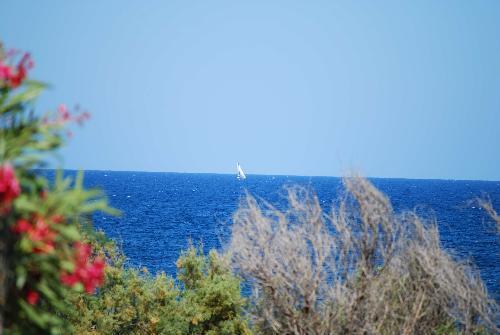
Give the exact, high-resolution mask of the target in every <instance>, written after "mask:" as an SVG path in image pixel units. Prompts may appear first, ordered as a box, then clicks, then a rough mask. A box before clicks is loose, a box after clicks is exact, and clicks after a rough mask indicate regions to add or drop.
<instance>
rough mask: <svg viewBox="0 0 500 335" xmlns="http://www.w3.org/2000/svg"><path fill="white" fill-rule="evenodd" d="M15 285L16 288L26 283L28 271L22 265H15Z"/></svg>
mask: <svg viewBox="0 0 500 335" xmlns="http://www.w3.org/2000/svg"><path fill="white" fill-rule="evenodd" d="M16 276H17V278H16V287H17V288H18V289H21V288H23V286H24V284H25V283H26V278H27V277H28V271H27V270H26V268H25V267H24V266H22V265H18V266H16Z"/></svg>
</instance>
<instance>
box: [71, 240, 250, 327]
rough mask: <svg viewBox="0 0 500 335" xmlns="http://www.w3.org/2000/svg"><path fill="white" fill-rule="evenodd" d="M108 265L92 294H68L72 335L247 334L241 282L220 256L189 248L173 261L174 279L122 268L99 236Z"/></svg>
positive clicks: (121, 258)
mask: <svg viewBox="0 0 500 335" xmlns="http://www.w3.org/2000/svg"><path fill="white" fill-rule="evenodd" d="M92 243H93V244H94V245H95V246H96V247H99V246H100V250H101V251H100V252H101V254H102V255H103V256H105V257H106V259H107V263H108V266H107V267H106V272H105V283H104V285H103V286H102V287H101V288H100V289H99V291H98V292H97V293H96V294H95V295H92V296H89V295H85V294H80V293H73V294H72V295H71V296H70V297H69V298H68V299H69V301H70V303H71V304H73V306H74V307H75V308H74V311H72V312H71V313H68V315H67V317H68V318H69V319H70V320H71V323H72V324H73V326H74V329H75V332H76V333H77V334H179V335H181V334H182V335H184V334H250V331H249V327H248V324H247V322H246V320H245V318H244V317H243V307H244V305H245V299H244V298H243V297H242V296H241V294H240V281H239V279H238V278H237V277H235V276H234V275H232V273H231V272H230V270H229V268H228V267H227V265H226V264H225V263H224V261H223V259H221V258H220V256H219V255H218V254H217V253H216V252H215V251H212V252H210V254H209V255H208V256H205V255H203V253H202V252H201V251H200V250H199V249H196V248H194V247H190V248H189V249H188V250H187V251H185V252H183V253H182V255H181V256H180V258H179V260H178V261H177V267H178V277H177V279H178V281H177V282H176V281H175V280H174V279H173V278H170V277H168V276H166V275H165V274H164V273H160V274H157V275H152V274H150V273H148V271H147V270H145V269H143V270H141V271H139V270H137V269H134V268H131V267H127V266H125V257H124V255H123V254H122V253H121V252H119V251H118V249H117V248H116V245H115V244H114V243H113V242H110V241H104V240H103V238H102V235H101V238H99V239H94V240H93V242H92Z"/></svg>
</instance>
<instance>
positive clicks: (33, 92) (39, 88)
mask: <svg viewBox="0 0 500 335" xmlns="http://www.w3.org/2000/svg"><path fill="white" fill-rule="evenodd" d="M45 88H46V85H45V84H43V83H41V82H36V81H27V82H26V89H25V90H24V91H22V92H21V93H19V94H17V95H15V96H14V97H12V98H11V99H10V100H9V101H7V103H6V104H5V105H4V106H3V107H1V108H0V114H3V113H6V112H8V111H10V110H12V109H15V108H16V107H17V106H18V105H20V104H22V103H25V102H29V101H31V100H34V99H35V98H37V97H38V96H39V95H40V93H42V92H43V90H44V89H45Z"/></svg>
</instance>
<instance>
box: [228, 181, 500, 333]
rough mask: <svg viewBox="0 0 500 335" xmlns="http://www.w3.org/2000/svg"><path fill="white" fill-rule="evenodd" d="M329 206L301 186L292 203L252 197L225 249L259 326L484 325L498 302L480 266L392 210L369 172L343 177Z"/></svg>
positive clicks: (493, 319) (276, 329)
mask: <svg viewBox="0 0 500 335" xmlns="http://www.w3.org/2000/svg"><path fill="white" fill-rule="evenodd" d="M344 186H345V190H346V195H345V197H344V198H343V199H341V200H340V202H339V204H338V206H337V207H335V208H334V209H333V210H332V213H331V214H329V215H327V214H325V213H324V212H323V210H322V209H321V207H320V205H319V201H318V199H317V198H316V197H315V196H313V195H311V193H310V192H308V191H306V190H304V189H301V188H291V189H289V192H288V199H289V209H288V210H287V211H280V210H277V209H275V208H273V207H272V206H270V205H269V204H266V203H264V204H263V205H261V204H260V203H259V202H257V201H256V200H255V199H254V198H252V197H250V196H248V197H247V199H246V201H245V202H244V203H243V204H242V205H241V206H240V208H239V209H238V211H237V212H236V213H235V215H234V220H233V221H234V222H233V232H232V240H231V244H230V247H229V250H228V256H229V257H231V259H232V261H233V266H234V268H235V269H236V271H237V272H238V273H240V274H241V275H242V276H243V278H245V279H247V280H248V281H249V282H250V283H251V284H253V287H254V295H253V297H252V305H253V306H254V308H253V309H252V310H251V315H252V319H253V324H254V325H255V327H256V328H257V332H258V333H261V334H304V335H305V334H318V335H319V334H483V333H486V332H492V333H495V332H497V331H498V329H497V322H498V316H499V315H498V306H497V305H496V303H495V302H494V301H492V300H491V299H489V298H488V295H487V292H486V289H485V287H484V284H483V283H482V281H481V280H480V278H479V275H478V273H477V271H475V270H474V269H473V268H471V267H470V266H468V265H466V264H464V263H461V262H457V261H456V260H454V259H453V258H452V257H451V256H450V255H448V254H447V253H446V252H445V251H444V250H443V249H442V248H441V245H440V240H439V233H438V230H437V227H436V225H435V223H433V222H430V223H426V222H424V221H423V220H422V219H421V218H419V217H418V216H417V215H415V214H414V213H403V214H400V215H398V214H395V213H394V211H393V209H392V206H391V203H390V201H389V199H388V198H387V197H386V196H385V195H383V194H382V193H381V192H379V191H378V190H377V189H376V188H375V187H374V186H373V185H372V184H371V183H369V182H368V181H367V180H366V179H363V178H359V177H352V178H345V179H344Z"/></svg>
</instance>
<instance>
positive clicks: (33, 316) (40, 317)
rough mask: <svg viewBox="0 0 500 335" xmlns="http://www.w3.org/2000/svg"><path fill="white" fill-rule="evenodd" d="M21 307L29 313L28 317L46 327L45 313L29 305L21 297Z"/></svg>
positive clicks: (38, 324) (41, 326)
mask: <svg viewBox="0 0 500 335" xmlns="http://www.w3.org/2000/svg"><path fill="white" fill-rule="evenodd" d="M19 305H20V306H21V309H22V310H23V311H24V312H25V313H26V314H27V315H28V318H29V319H30V320H31V321H33V322H34V323H35V324H36V325H37V326H39V327H40V328H45V325H46V320H45V318H44V316H43V314H41V313H39V312H38V311H37V310H36V309H35V308H33V307H32V306H31V305H29V304H28V303H27V302H26V301H24V300H23V299H19Z"/></svg>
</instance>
